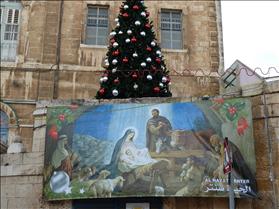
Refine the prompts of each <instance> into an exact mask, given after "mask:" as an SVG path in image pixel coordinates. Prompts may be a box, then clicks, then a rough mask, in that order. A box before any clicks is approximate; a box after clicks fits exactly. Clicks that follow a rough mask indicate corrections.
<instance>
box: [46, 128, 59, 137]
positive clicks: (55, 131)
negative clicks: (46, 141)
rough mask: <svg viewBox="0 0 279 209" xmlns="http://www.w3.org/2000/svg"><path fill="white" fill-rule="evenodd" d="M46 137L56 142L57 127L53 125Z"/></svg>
mask: <svg viewBox="0 0 279 209" xmlns="http://www.w3.org/2000/svg"><path fill="white" fill-rule="evenodd" d="M48 135H49V136H50V138H52V139H54V140H57V139H58V132H57V127H56V126H55V125H53V126H52V127H51V128H50V129H49V131H48Z"/></svg>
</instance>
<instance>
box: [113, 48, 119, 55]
mask: <svg viewBox="0 0 279 209" xmlns="http://www.w3.org/2000/svg"><path fill="white" fill-rule="evenodd" d="M119 54H120V52H119V50H118V49H117V50H116V51H114V52H112V55H113V56H118V55H119Z"/></svg>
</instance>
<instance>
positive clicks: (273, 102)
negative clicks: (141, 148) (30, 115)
mask: <svg viewBox="0 0 279 209" xmlns="http://www.w3.org/2000/svg"><path fill="white" fill-rule="evenodd" d="M192 99H193V98H192ZM250 99H251V102H252V111H253V128H254V139H255V152H256V168H257V170H256V178H257V183H258V190H259V197H260V198H259V199H237V200H236V208H238V209H263V208H265V209H275V208H276V207H278V206H279V205H278V194H279V193H278V191H279V188H278V185H279V180H278V174H279V172H278V171H279V165H278V163H277V162H278V160H279V157H278V151H279V143H278V142H279V134H278V130H279V125H278V124H279V112H278V110H279V108H278V105H279V81H277V82H273V83H270V84H268V85H267V87H266V91H265V95H257V96H253V97H251V98H250ZM164 100H167V99H163V100H162V99H157V100H156V101H164ZM178 100H181V98H178ZM182 100H183V101H190V100H191V98H188V99H187V98H184V99H183V98H182ZM122 101H123V100H122ZM124 101H127V100H124ZM128 101H130V102H132V101H133V100H128ZM141 101H143V102H144V101H150V100H148V99H142V100H141ZM152 101H154V99H153V100H152ZM86 102H90V103H92V104H94V103H95V104H98V103H99V101H92V100H91V101H90V100H89V101H88V100H87V101H86ZM104 102H108V101H104ZM114 102H120V101H117V100H116V101H114ZM67 103H69V102H65V100H64V101H63V100H57V101H52V102H51V101H42V102H39V103H37V107H36V111H35V112H34V118H35V119H34V132H33V142H32V147H31V148H29V153H21V154H2V155H1V208H8V209H15V208H21V209H24V208H26V209H27V208H28V209H31V208H34V209H35V208H40V207H41V208H63V207H64V208H69V209H70V208H71V202H69V201H67V202H64V201H58V202H52V203H49V202H45V201H44V200H43V198H42V178H43V177H42V169H43V157H44V146H45V144H44V143H45V141H44V140H45V124H46V115H45V114H46V111H45V106H49V105H63V104H67ZM265 104H266V106H265ZM265 107H266V111H265ZM266 127H267V128H268V129H266ZM271 165H272V166H271ZM163 202H164V209H212V208H214V209H224V208H228V199H227V198H201V197H200V198H165V199H163ZM276 204H277V205H276Z"/></svg>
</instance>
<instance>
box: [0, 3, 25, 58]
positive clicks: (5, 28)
mask: <svg viewBox="0 0 279 209" xmlns="http://www.w3.org/2000/svg"><path fill="white" fill-rule="evenodd" d="M21 8H22V5H21V2H20V1H17V0H10V1H7V0H6V1H2V0H1V8H0V21H1V61H15V59H16V55H17V46H18V39H19V26H20V11H21Z"/></svg>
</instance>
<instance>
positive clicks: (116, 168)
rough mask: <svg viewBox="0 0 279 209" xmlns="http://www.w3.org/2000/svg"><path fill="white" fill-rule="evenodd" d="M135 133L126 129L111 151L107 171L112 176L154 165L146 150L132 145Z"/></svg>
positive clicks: (153, 160) (154, 161)
mask: <svg viewBox="0 0 279 209" xmlns="http://www.w3.org/2000/svg"><path fill="white" fill-rule="evenodd" d="M134 137H135V131H134V130H133V129H128V130H127V131H126V132H125V134H124V136H123V137H121V138H120V139H119V140H118V141H117V143H116V145H115V147H114V150H113V154H112V158H111V162H110V164H109V165H108V169H109V170H110V171H111V173H112V175H113V176H116V175H119V174H121V173H126V172H130V171H132V170H134V169H136V168H138V167H140V166H143V165H148V164H153V163H156V162H157V160H155V159H152V158H151V156H150V155H149V152H148V149H147V148H138V147H136V145H135V144H134Z"/></svg>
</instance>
